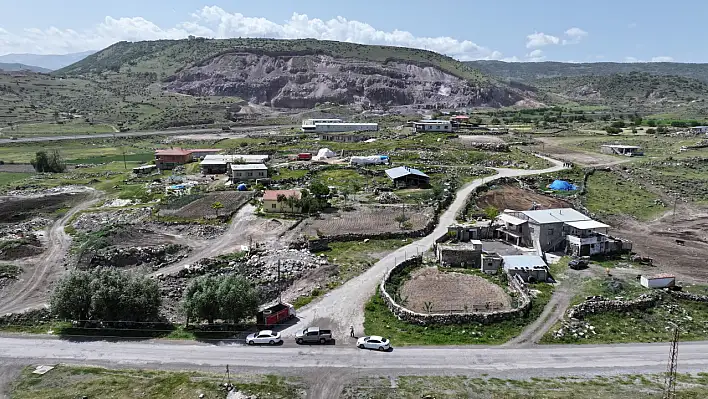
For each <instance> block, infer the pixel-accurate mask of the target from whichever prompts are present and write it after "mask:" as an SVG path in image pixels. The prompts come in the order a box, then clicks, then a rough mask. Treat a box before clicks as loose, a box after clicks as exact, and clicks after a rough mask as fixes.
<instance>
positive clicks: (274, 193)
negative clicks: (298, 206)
mask: <svg viewBox="0 0 708 399" xmlns="http://www.w3.org/2000/svg"><path fill="white" fill-rule="evenodd" d="M281 194H282V195H284V196H285V197H295V198H297V199H300V196H301V195H302V193H301V192H300V190H266V192H265V193H263V200H264V201H277V200H278V196H279V195H281Z"/></svg>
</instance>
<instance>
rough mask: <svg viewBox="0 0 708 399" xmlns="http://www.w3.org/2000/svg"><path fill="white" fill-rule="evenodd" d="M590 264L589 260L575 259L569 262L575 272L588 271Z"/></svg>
mask: <svg viewBox="0 0 708 399" xmlns="http://www.w3.org/2000/svg"><path fill="white" fill-rule="evenodd" d="M589 264H590V262H588V260H587V259H573V260H571V261H570V262H568V266H569V267H570V268H571V269H573V270H580V269H587V267H588V265H589Z"/></svg>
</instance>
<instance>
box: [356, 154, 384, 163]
mask: <svg viewBox="0 0 708 399" xmlns="http://www.w3.org/2000/svg"><path fill="white" fill-rule="evenodd" d="M387 163H389V158H388V156H386V155H371V156H368V157H351V158H350V159H349V164H350V165H384V164H387Z"/></svg>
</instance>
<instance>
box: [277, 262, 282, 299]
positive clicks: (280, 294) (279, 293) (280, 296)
mask: <svg viewBox="0 0 708 399" xmlns="http://www.w3.org/2000/svg"><path fill="white" fill-rule="evenodd" d="M278 302H279V303H283V290H282V289H281V285H280V259H278Z"/></svg>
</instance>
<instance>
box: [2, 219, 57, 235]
mask: <svg viewBox="0 0 708 399" xmlns="http://www.w3.org/2000/svg"><path fill="white" fill-rule="evenodd" d="M51 222H52V221H51V220H49V219H47V218H43V217H35V218H33V219H30V220H26V221H24V222H21V223H17V224H10V225H2V226H0V237H2V239H5V240H15V239H19V238H22V237H24V236H27V235H34V232H35V231H36V230H40V229H43V228H45V227H46V226H48V225H49V224H50V223H51Z"/></svg>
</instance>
